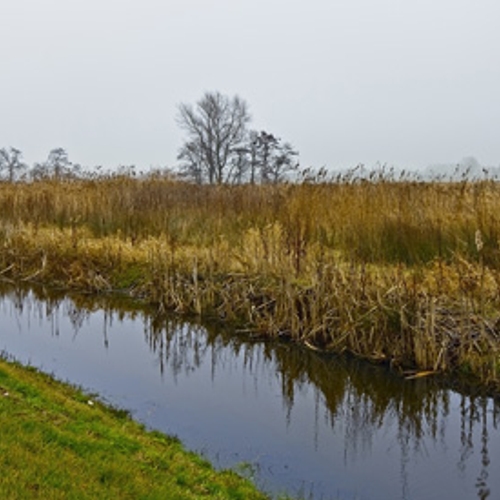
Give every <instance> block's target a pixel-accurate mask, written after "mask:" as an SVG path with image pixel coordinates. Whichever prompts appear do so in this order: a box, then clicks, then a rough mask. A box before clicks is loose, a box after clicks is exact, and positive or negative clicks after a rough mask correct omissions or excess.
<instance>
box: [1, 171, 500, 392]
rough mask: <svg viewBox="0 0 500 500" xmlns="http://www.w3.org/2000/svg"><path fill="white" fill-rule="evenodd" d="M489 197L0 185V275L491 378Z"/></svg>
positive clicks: (428, 185)
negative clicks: (120, 294)
mask: <svg viewBox="0 0 500 500" xmlns="http://www.w3.org/2000/svg"><path fill="white" fill-rule="evenodd" d="M498 214H500V186H499V185H498V184H497V183H496V182H493V181H475V182H468V181H465V180H464V181H463V182H455V183H451V182H417V181H411V180H397V181H396V180H394V179H387V178H383V177H380V178H373V179H371V180H370V181H367V180H362V179H354V178H352V177H347V178H344V179H339V180H338V181H337V182H328V183H327V182H323V183H303V184H298V185H273V186H269V185H268V186H249V185H246V186H195V185H191V184H185V183H180V182H175V181H172V180H169V179H165V178H161V177H154V176H152V177H149V178H142V179H132V178H130V177H113V178H101V179H95V180H74V181H71V182H55V181H50V180H48V181H43V182H37V183H33V184H21V183H20V184H9V183H4V184H1V185H0V277H3V278H5V279H13V280H14V279H15V280H18V279H22V280H27V281H29V280H36V281H42V282H47V283H51V284H55V285H61V286H64V287H71V288H78V289H82V290H89V291H98V292H99V291H106V290H117V289H120V290H124V291H126V292H127V293H130V294H132V295H134V296H137V297H141V298H143V299H145V300H147V301H148V302H151V303H153V304H155V305H156V306H157V307H158V308H159V309H161V310H175V311H178V312H181V313H196V314H201V315H211V316H217V317H220V318H221V319H224V320H226V321H231V322H233V323H235V324H237V325H238V326H239V327H240V328H241V329H242V330H244V331H246V332H248V333H251V334H254V335H270V336H280V337H286V338H290V339H292V340H294V341H297V342H302V343H305V344H306V345H308V346H310V347H313V348H320V349H327V350H333V351H337V352H342V351H349V352H352V353H354V354H356V355H359V356H362V357H365V358H368V359H373V360H380V361H386V362H390V363H391V364H392V366H394V367H395V368H399V369H401V370H406V369H417V370H428V371H445V372H451V373H453V372H455V371H460V372H461V373H462V374H463V373H466V374H470V375H471V376H472V377H474V378H475V379H476V380H479V381H480V382H481V383H483V384H485V385H489V386H491V387H493V388H498V387H499V379H500V368H499V361H500V338H499V336H500V321H499V318H500V294H499V291H500V248H499V241H500V216H499V215H498Z"/></svg>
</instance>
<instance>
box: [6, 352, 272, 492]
mask: <svg viewBox="0 0 500 500" xmlns="http://www.w3.org/2000/svg"><path fill="white" fill-rule="evenodd" d="M0 427H1V429H2V439H1V440H0V471H1V474H2V478H1V480H0V496H1V498H8V499H12V500H13V499H17V498H18V499H25V498H43V499H57V498H61V499H63V498H64V499H78V500H80V499H85V498H88V499H96V498H120V499H122V498H123V499H126V498H130V499H134V500H136V499H140V498H144V499H146V498H148V499H155V498H157V499H162V500H163V499H190V498H192V499H200V498H207V499H210V498H213V499H225V498H227V499H242V500H243V499H256V500H257V499H262V500H263V499H265V498H267V497H265V496H264V495H263V494H261V493H258V492H257V491H256V490H255V488H254V487H253V485H251V484H250V483H249V482H248V481H246V480H244V479H242V478H240V477H239V476H237V475H236V474H234V473H232V472H215V471H214V470H213V469H212V467H211V466H210V465H209V464H208V463H207V462H205V461H204V460H202V459H200V458H199V457H197V456H196V455H194V454H192V453H188V452H186V451H185V450H184V449H183V448H182V446H181V444H180V443H179V442H178V441H177V440H176V439H173V438H169V437H166V436H164V435H161V434H159V433H154V432H146V431H145V430H144V429H143V428H142V427H141V426H139V425H138V424H136V423H134V422H133V421H131V420H130V419H129V418H128V417H127V416H126V415H125V414H124V413H123V412H119V411H116V410H111V409H109V408H106V407H103V406H102V405H101V404H100V403H98V402H95V401H93V400H90V399H89V397H88V396H85V395H84V394H82V393H81V392H79V391H77V390H75V389H73V388H70V387H68V386H66V385H63V384H60V383H58V382H55V381H54V380H52V379H51V378H49V377H47V376H45V375H43V374H40V373H38V372H35V371H34V370H31V369H26V368H22V367H20V366H18V365H16V364H11V363H7V362H6V361H4V360H1V359H0Z"/></svg>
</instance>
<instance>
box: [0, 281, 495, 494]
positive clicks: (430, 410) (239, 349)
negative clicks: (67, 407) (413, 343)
mask: <svg viewBox="0 0 500 500" xmlns="http://www.w3.org/2000/svg"><path fill="white" fill-rule="evenodd" d="M99 300H100V302H96V299H95V298H94V299H91V298H88V297H84V296H76V295H75V296H71V297H70V296H63V295H60V296H54V294H53V292H52V293H48V292H47V291H45V290H43V289H39V290H22V289H19V288H13V287H7V286H2V287H0V350H3V351H4V352H5V353H6V354H8V355H10V356H12V357H14V358H16V359H18V360H20V361H22V362H24V363H29V364H31V365H34V366H36V367H39V368H41V369H42V370H44V371H46V372H50V373H52V374H54V375H55V376H56V377H57V378H60V379H63V380H67V381H70V382H71V383H73V384H77V385H80V386H82V387H84V388H85V389H86V390H88V391H91V392H95V393H98V394H99V395H100V397H101V398H102V399H104V400H106V401H107V402H109V403H111V404H114V405H117V406H120V407H122V408H126V409H128V410H130V411H131V412H132V414H133V416H134V417H135V418H136V419H138V420H140V421H142V422H143V423H145V424H146V425H147V426H148V427H150V428H155V429H159V430H161V431H164V432H166V433H169V434H175V435H177V436H178V437H179V438H180V439H181V440H182V441H183V442H184V443H185V444H186V446H187V447H188V448H190V449H192V450H195V451H198V452H201V453H202V454H203V455H205V456H206V457H207V458H208V459H210V460H211V461H212V462H213V463H214V464H215V465H216V466H218V467H241V465H239V464H242V463H245V464H247V467H245V471H246V473H249V474H252V476H253V477H254V479H255V481H256V482H257V484H258V485H259V486H260V487H261V488H263V489H265V490H266V491H268V492H271V493H279V492H287V493H289V494H291V495H296V496H299V495H300V496H302V497H305V498H313V499H342V500H345V499H356V500H358V499H380V500H388V499H422V500H424V499H425V500H432V499H439V500H442V499H447V498H450V499H452V498H453V499H455V500H456V499H467V500H470V499H472V498H480V499H486V498H488V499H499V498H500V474H498V471H500V432H499V430H500V429H499V426H500V406H499V405H498V403H495V402H494V401H493V400H492V399H489V398H485V397H470V396H463V395H460V394H458V393H455V392H453V391H451V390H448V389H446V388H444V387H442V386H440V385H439V383H438V382H437V381H435V380H432V379H422V380H415V381H402V380H400V379H399V378H397V377H395V376H394V375H392V374H391V373H390V372H388V371H387V370H385V369H382V368H379V367H373V366H369V365H368V366H367V365H365V364H360V363H357V362H355V361H352V360H346V359H339V358H336V357H327V356H322V355H318V354H316V353H313V352H308V351H303V350H301V349H299V348H297V346H293V345H290V344H275V343H255V342H253V343H252V342H247V341H245V340H244V339H242V338H240V337H238V336H235V335H234V334H229V333H228V332H225V331H223V330H222V329H220V328H218V327H213V326H208V327H207V326H205V327H202V326H200V325H197V324H190V323H181V322H179V321H178V320H175V319H172V318H170V319H169V318H157V317H155V316H154V315H151V314H148V313H147V312H145V311H144V310H138V309H137V308H136V309H134V307H136V306H135V305H134V304H133V303H131V302H123V301H118V300H117V299H112V300H110V299H99Z"/></svg>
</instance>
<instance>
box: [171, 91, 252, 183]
mask: <svg viewBox="0 0 500 500" xmlns="http://www.w3.org/2000/svg"><path fill="white" fill-rule="evenodd" d="M249 121H250V114H249V112H248V106H247V104H246V102H245V101H244V100H243V99H241V98H240V97H238V96H234V97H233V98H229V97H227V96H225V95H222V94H220V93H219V92H207V93H205V95H204V96H203V97H202V98H201V100H199V101H198V102H197V103H196V106H195V107H194V108H193V107H192V106H190V105H188V104H181V105H180V106H179V114H178V117H177V122H178V124H179V125H180V126H181V127H182V128H183V129H184V130H185V131H186V132H187V135H188V141H186V143H185V144H184V145H183V146H182V147H181V149H180V151H179V155H178V159H179V160H182V161H183V163H182V165H181V168H183V170H184V172H185V173H186V174H190V175H191V176H194V178H195V179H196V180H197V181H204V182H209V183H210V184H221V183H223V182H229V181H231V177H232V175H233V174H234V169H232V168H231V166H233V167H234V165H235V164H237V161H238V160H237V159H238V156H241V152H240V153H239V152H238V151H239V150H240V149H241V147H242V146H243V144H244V142H245V140H246V136H247V124H248V123H249Z"/></svg>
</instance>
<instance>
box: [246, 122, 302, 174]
mask: <svg viewBox="0 0 500 500" xmlns="http://www.w3.org/2000/svg"><path fill="white" fill-rule="evenodd" d="M250 137H251V143H250V146H251V151H252V160H251V163H252V175H251V182H253V181H252V179H253V178H254V176H255V174H256V172H257V171H259V172H260V181H261V182H262V183H276V182H280V181H282V180H284V178H285V177H286V174H288V173H290V172H291V171H294V170H296V169H297V168H298V162H296V161H295V160H294V157H295V156H297V155H298V152H297V151H295V150H294V149H293V148H292V146H291V145H290V144H289V143H288V142H285V143H284V144H282V143H281V139H279V138H277V137H276V136H274V135H273V134H270V133H268V132H265V131H261V132H260V133H257V132H251V133H250Z"/></svg>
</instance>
